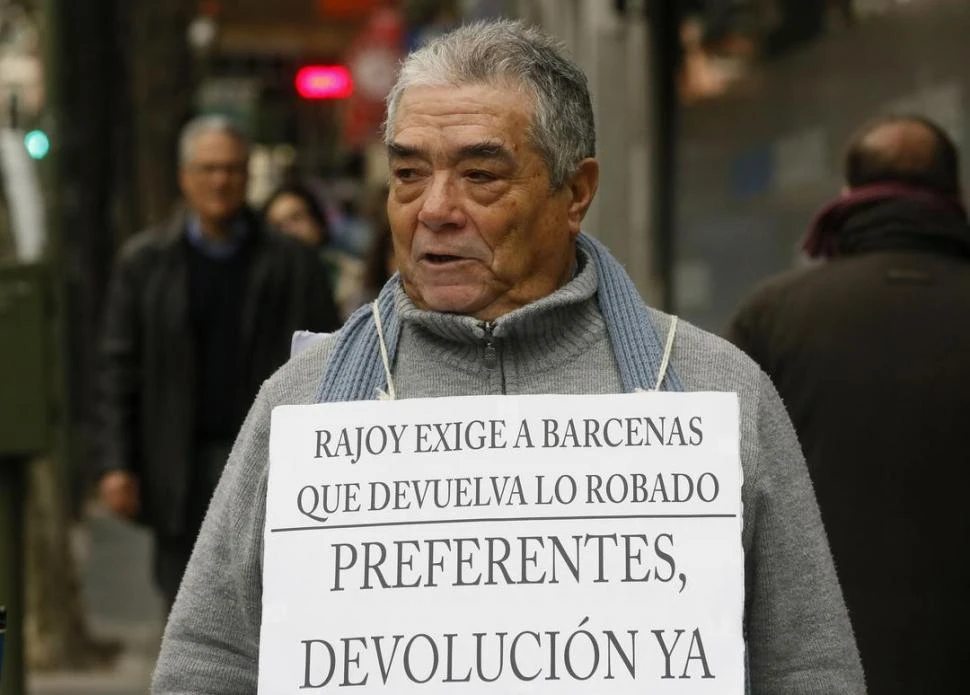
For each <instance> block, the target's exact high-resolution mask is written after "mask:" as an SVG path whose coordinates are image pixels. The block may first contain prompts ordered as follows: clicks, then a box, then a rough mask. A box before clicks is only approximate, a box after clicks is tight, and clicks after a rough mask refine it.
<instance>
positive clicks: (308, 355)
mask: <svg viewBox="0 0 970 695" xmlns="http://www.w3.org/2000/svg"><path fill="white" fill-rule="evenodd" d="M339 334H340V332H339V331H334V332H333V333H318V334H314V336H313V339H310V340H308V339H306V336H303V338H304V340H303V341H302V343H301V345H300V346H299V349H297V350H294V354H293V355H292V356H291V357H290V359H289V360H288V361H287V362H286V363H285V364H284V365H283V366H282V367H280V368H279V369H277V370H276V373H275V374H273V376H271V377H270V378H269V379H268V380H267V381H266V383H265V384H264V386H263V391H264V392H265V394H266V396H267V397H268V398H269V399H270V401H271V403H272V405H273V407H275V406H277V405H307V404H311V403H316V402H317V391H318V389H319V387H320V380H321V379H322V378H323V372H324V370H325V369H326V367H327V365H328V364H329V362H330V357H331V355H332V354H333V348H334V345H335V343H336V340H337V336H338V335H339Z"/></svg>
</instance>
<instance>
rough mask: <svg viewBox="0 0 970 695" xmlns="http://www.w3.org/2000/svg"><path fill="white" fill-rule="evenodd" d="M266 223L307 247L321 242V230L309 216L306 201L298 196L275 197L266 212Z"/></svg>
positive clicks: (286, 194)
mask: <svg viewBox="0 0 970 695" xmlns="http://www.w3.org/2000/svg"><path fill="white" fill-rule="evenodd" d="M266 221H267V222H268V223H269V225H270V226H272V227H273V228H275V229H278V230H279V231H281V232H283V233H284V234H286V235H288V236H291V237H294V238H295V239H299V240H300V241H302V242H303V243H304V244H308V245H309V246H319V245H320V244H321V243H322V242H323V230H322V229H320V225H319V224H317V221H316V220H315V219H313V215H311V214H310V208H309V207H308V206H307V203H306V201H305V200H303V198H301V197H300V196H298V195H292V194H290V193H284V194H282V195H280V196H277V198H276V200H274V201H273V203H272V204H271V205H270V206H269V208H268V209H267V210H266Z"/></svg>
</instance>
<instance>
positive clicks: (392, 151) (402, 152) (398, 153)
mask: <svg viewBox="0 0 970 695" xmlns="http://www.w3.org/2000/svg"><path fill="white" fill-rule="evenodd" d="M387 154H388V155H390V156H391V157H398V158H404V157H417V156H419V155H421V154H422V152H421V150H419V149H418V148H417V147H408V146H407V145H402V144H400V143H397V142H389V143H387Z"/></svg>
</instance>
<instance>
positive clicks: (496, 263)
mask: <svg viewBox="0 0 970 695" xmlns="http://www.w3.org/2000/svg"><path fill="white" fill-rule="evenodd" d="M531 119H532V102H531V100H530V99H529V98H528V97H527V96H526V95H525V94H523V93H521V92H520V91H518V90H515V89H502V88H498V87H492V86H486V85H468V86H462V87H452V86H448V87H411V88H409V89H407V90H406V91H405V92H404V94H403V96H402V97H401V100H400V102H399V105H398V109H397V113H396V117H395V120H394V123H393V124H392V126H391V133H390V144H389V156H390V168H391V183H390V193H389V195H388V203H387V211H388V217H389V220H390V224H391V231H392V234H393V237H394V246H395V257H396V260H397V264H398V269H399V270H400V272H401V277H402V280H403V282H404V288H405V290H406V291H407V293H408V295H409V296H410V297H411V299H412V300H413V301H414V303H415V304H416V305H417V306H418V307H420V308H423V309H430V310H433V311H442V312H451V313H459V314H466V315H469V316H474V317H475V318H478V319H482V320H487V321H491V320H494V319H496V318H498V317H499V316H501V315H503V314H505V313H508V312H509V311H512V310H514V309H516V308H518V307H520V306H523V305H525V304H528V303H529V302H533V301H535V300H537V299H539V298H541V297H544V296H546V295H548V294H551V293H552V292H554V291H555V290H556V289H557V288H559V287H560V286H562V285H563V284H564V283H565V282H566V281H567V280H568V279H569V277H570V273H571V271H572V268H573V263H574V260H575V239H576V235H577V234H578V233H579V225H580V222H581V221H582V217H583V215H584V214H585V212H586V209H587V207H588V206H589V203H590V202H591V201H592V197H593V194H594V193H595V189H596V176H597V169H596V162H595V160H592V159H588V160H584V163H583V165H581V167H580V170H579V172H578V173H577V174H576V175H574V177H573V179H572V180H571V181H570V182H568V183H567V184H566V185H564V186H563V187H562V188H561V189H560V190H558V191H553V190H551V189H550V186H549V172H548V169H547V167H546V164H545V161H544V160H543V158H542V156H541V155H540V153H539V152H538V151H537V150H536V149H535V147H533V146H532V145H531V144H530V143H529V140H528V131H529V125H530V123H531Z"/></svg>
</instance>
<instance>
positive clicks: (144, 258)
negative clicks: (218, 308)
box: [95, 211, 338, 536]
mask: <svg viewBox="0 0 970 695" xmlns="http://www.w3.org/2000/svg"><path fill="white" fill-rule="evenodd" d="M245 217H246V223H247V224H248V226H249V233H250V235H251V236H250V237H249V241H248V242H247V243H248V244H249V248H248V253H249V254H250V256H249V257H250V265H249V270H248V276H247V282H246V291H245V295H244V297H243V305H242V314H241V317H242V319H241V324H242V325H241V327H240V328H241V331H240V335H241V344H240V350H239V355H240V357H241V364H240V368H239V373H240V374H241V375H242V379H243V383H242V384H240V386H241V388H240V389H239V393H241V397H242V398H243V403H242V404H241V407H242V412H245V409H246V408H247V407H248V405H249V403H251V402H252V401H253V400H254V399H255V397H256V394H257V392H258V391H259V387H260V385H261V384H262V382H263V381H264V380H265V379H267V378H268V377H269V376H270V375H271V374H272V373H273V372H274V371H275V370H276V369H277V368H278V367H279V366H280V365H282V364H283V363H284V362H285V361H286V359H287V357H288V356H289V350H290V340H291V337H292V335H293V332H294V331H295V330H300V329H305V330H313V331H331V330H335V329H336V328H337V325H338V319H337V312H336V309H335V307H334V303H333V297H332V295H331V293H330V290H329V285H328V280H327V276H326V271H325V270H324V268H323V266H322V265H321V264H320V262H319V260H318V259H317V258H316V256H315V254H314V253H313V252H312V251H311V250H310V249H308V248H305V247H303V246H301V245H300V244H298V243H297V242H295V241H293V240H292V239H289V238H285V237H283V236H282V235H277V234H270V233H267V232H265V231H263V230H262V228H261V225H260V224H259V223H258V221H257V219H256V218H255V216H254V215H253V214H252V213H250V212H249V211H247V212H246V215H245ZM185 227H186V215H185V213H184V212H179V213H177V214H175V215H174V216H173V217H172V218H171V219H170V220H168V221H167V222H166V223H164V224H161V225H158V226H156V227H152V228H150V229H147V230H145V231H143V232H141V233H139V234H137V235H135V236H134V237H132V238H131V239H129V240H128V242H127V243H125V244H124V246H123V247H122V249H121V251H120V253H119V254H118V257H117V259H116V262H115V268H114V271H113V274H112V279H111V284H110V287H109V290H108V296H107V300H106V306H105V317H104V329H103V334H102V338H101V343H100V362H101V364H100V374H99V380H98V389H99V401H98V405H97V413H96V415H97V418H96V431H95V437H96V446H97V457H96V459H97V460H96V466H97V469H98V472H99V473H101V474H103V473H104V472H107V471H109V470H118V469H121V470H128V471H131V472H133V473H135V474H136V475H137V476H138V477H139V482H140V484H141V492H142V514H143V516H144V521H145V522H146V523H147V524H148V525H150V526H151V527H153V528H154V529H155V530H156V532H157V533H159V534H162V535H169V536H174V535H178V534H180V533H185V532H191V531H192V529H187V528H186V523H187V522H186V513H187V510H186V505H187V497H188V495H189V493H190V491H189V485H190V482H191V480H192V470H191V468H192V461H193V457H194V453H195V452H194V446H195V442H194V441H193V439H194V428H195V423H196V421H197V419H196V418H197V412H196V405H197V403H196V397H195V394H196V377H197V374H196V352H195V345H194V337H193V331H192V326H191V318H190V307H189V287H188V284H189V283H188V254H189V248H188V242H187V240H186V236H185Z"/></svg>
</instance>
